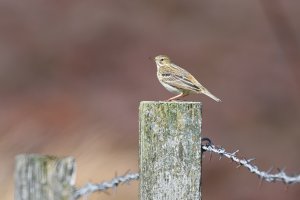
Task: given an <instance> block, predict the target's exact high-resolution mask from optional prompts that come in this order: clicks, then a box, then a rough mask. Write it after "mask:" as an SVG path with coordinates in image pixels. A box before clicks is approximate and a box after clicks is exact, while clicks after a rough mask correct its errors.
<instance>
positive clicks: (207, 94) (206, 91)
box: [202, 90, 221, 102]
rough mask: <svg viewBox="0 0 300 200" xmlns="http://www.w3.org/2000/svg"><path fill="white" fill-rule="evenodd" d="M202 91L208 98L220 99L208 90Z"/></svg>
mask: <svg viewBox="0 0 300 200" xmlns="http://www.w3.org/2000/svg"><path fill="white" fill-rule="evenodd" d="M202 93H203V94H205V95H206V96H209V97H210V98H212V99H213V100H215V101H216V102H221V99H219V98H218V97H216V96H215V95H213V94H212V93H210V92H209V91H208V90H204V91H202Z"/></svg>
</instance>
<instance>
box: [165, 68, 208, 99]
mask: <svg viewBox="0 0 300 200" xmlns="http://www.w3.org/2000/svg"><path fill="white" fill-rule="evenodd" d="M169 69H170V70H168V71H165V72H164V73H162V81H163V82H165V83H166V84H169V85H171V86H173V87H176V88H178V89H179V90H185V91H191V92H196V93H198V92H199V91H201V90H202V88H203V86H202V85H201V84H200V83H199V82H198V81H197V80H196V79H195V78H194V77H193V76H192V75H191V74H190V73H189V72H188V71H186V70H184V69H182V68H180V67H179V66H175V67H172V68H169Z"/></svg>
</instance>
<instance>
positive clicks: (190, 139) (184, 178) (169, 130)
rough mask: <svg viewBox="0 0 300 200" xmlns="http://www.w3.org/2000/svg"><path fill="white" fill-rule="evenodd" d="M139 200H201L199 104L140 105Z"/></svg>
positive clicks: (165, 103)
mask: <svg viewBox="0 0 300 200" xmlns="http://www.w3.org/2000/svg"><path fill="white" fill-rule="evenodd" d="M139 127H140V128H139V130H140V135H139V137H140V138H139V165H140V200H161V199H164V200H174V199H178V200H199V199H201V190H200V188H201V185H200V184H201V103H199V102H141V104H140V108H139Z"/></svg>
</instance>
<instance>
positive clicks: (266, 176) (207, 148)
mask: <svg viewBox="0 0 300 200" xmlns="http://www.w3.org/2000/svg"><path fill="white" fill-rule="evenodd" d="M202 142H203V143H204V142H205V144H202V145H201V148H202V152H211V153H216V154H218V155H219V156H220V159H221V158H222V157H226V158H228V159H230V160H231V161H233V162H235V163H236V164H237V165H238V167H241V166H242V167H245V168H246V169H248V170H249V171H250V172H251V173H253V174H256V175H257V176H258V177H259V178H260V179H261V180H264V181H267V182H276V181H277V182H283V183H284V184H296V183H300V175H295V176H288V175H287V174H286V173H285V171H284V170H283V169H278V172H277V173H273V174H272V173H271V172H272V171H273V169H272V168H271V169H270V170H268V171H260V170H259V169H258V167H257V166H256V165H254V164H252V163H251V162H252V161H254V160H255V158H251V159H245V158H238V157H237V153H238V152H239V150H237V151H235V152H232V153H230V152H227V151H226V150H225V149H224V148H222V147H217V146H215V145H214V144H213V143H212V142H211V140H210V139H209V138H203V139H202ZM138 179H139V174H138V173H125V174H124V175H122V176H117V177H115V178H113V179H111V180H110V181H105V182H102V183H95V184H93V183H87V184H86V185H85V186H83V187H82V188H79V189H77V190H75V193H74V198H75V199H79V198H80V197H83V196H87V195H89V194H91V193H93V192H101V191H105V190H107V189H110V188H116V187H117V186H119V185H120V184H124V183H129V182H130V181H134V180H138Z"/></svg>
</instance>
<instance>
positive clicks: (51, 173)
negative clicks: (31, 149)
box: [15, 154, 75, 200]
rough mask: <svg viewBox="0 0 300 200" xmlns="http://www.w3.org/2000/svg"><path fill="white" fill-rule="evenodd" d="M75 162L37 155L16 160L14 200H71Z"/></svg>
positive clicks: (69, 158)
mask: <svg viewBox="0 0 300 200" xmlns="http://www.w3.org/2000/svg"><path fill="white" fill-rule="evenodd" d="M74 184H75V160H74V158H72V157H66V158H61V159H60V158H57V157H54V156H41V155H36V154H28V155H26V154H22V155H18V156H17V157H16V164H15V200H71V199H73V194H74V193H73V192H74Z"/></svg>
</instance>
